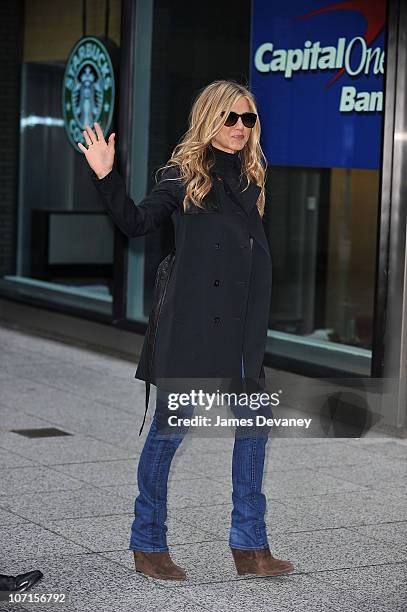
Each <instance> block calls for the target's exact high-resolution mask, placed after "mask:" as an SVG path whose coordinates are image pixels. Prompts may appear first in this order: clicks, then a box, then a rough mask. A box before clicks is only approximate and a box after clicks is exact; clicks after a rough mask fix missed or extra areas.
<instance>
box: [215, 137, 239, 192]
mask: <svg viewBox="0 0 407 612" xmlns="http://www.w3.org/2000/svg"><path fill="white" fill-rule="evenodd" d="M209 149H210V151H211V152H212V154H213V156H214V158H215V164H214V166H213V167H212V170H214V171H215V172H217V173H218V174H220V175H221V176H224V177H225V179H226V180H227V181H228V183H230V184H231V186H232V187H235V188H239V176H240V170H241V162H240V157H239V153H238V152H236V153H228V152H227V151H222V149H218V148H217V147H214V146H213V145H212V144H210V145H209Z"/></svg>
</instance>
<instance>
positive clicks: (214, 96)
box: [156, 80, 267, 217]
mask: <svg viewBox="0 0 407 612" xmlns="http://www.w3.org/2000/svg"><path fill="white" fill-rule="evenodd" d="M241 96H244V97H245V98H246V99H247V102H248V104H249V108H250V111H251V112H253V113H256V114H258V113H257V106H256V101H255V97H254V95H253V94H252V92H251V91H249V89H248V88H247V87H245V86H243V85H241V84H240V83H237V82H236V81H234V80H219V81H213V82H212V83H210V84H209V85H207V86H206V87H204V88H203V89H202V90H200V92H199V93H198V95H197V96H196V98H195V100H194V102H193V105H192V108H191V111H190V115H189V128H188V130H187V131H186V132H185V134H184V135H183V136H182V138H181V140H180V142H179V143H178V144H177V145H176V147H175V148H174V150H173V152H172V155H171V157H170V159H169V160H168V162H167V163H166V164H165V166H161V167H160V168H159V169H158V170H157V173H158V172H162V171H164V170H165V169H167V168H171V167H177V168H178V169H179V177H178V178H181V180H182V182H183V184H184V185H185V186H186V192H185V197H184V199H183V203H182V205H183V208H184V211H185V210H186V207H187V202H188V201H191V202H193V204H195V206H198V207H199V208H203V209H204V208H205V206H204V204H203V203H202V200H203V199H204V198H205V196H206V195H207V194H208V193H209V191H210V189H211V187H212V180H211V177H210V169H211V167H212V165H213V163H214V160H213V157H212V155H211V154H210V153H209V150H208V149H209V145H210V143H211V140H212V138H213V137H214V136H215V135H216V134H217V133H218V132H219V131H220V130H221V129H222V127H223V124H224V121H225V119H224V117H222V116H221V112H222V111H225V117H227V115H228V114H229V111H230V110H231V108H232V106H233V105H234V103H235V102H236V101H237V100H238V99H239V98H240V97H241ZM260 133H261V127H260V120H259V117H258V118H257V121H256V123H255V125H254V127H253V128H252V129H251V131H250V136H249V139H248V141H247V143H246V144H245V146H244V147H243V149H242V150H241V151H239V152H238V153H236V155H239V157H240V160H241V178H242V177H245V178H246V180H247V185H246V187H245V188H244V191H245V190H246V189H247V188H248V186H249V182H250V181H252V182H254V183H256V184H257V185H259V186H260V187H261V192H260V194H259V197H258V199H257V203H256V205H257V208H258V210H259V213H260V216H261V217H262V216H263V214H264V202H265V192H264V191H265V190H264V183H265V168H266V166H267V160H266V157H265V155H264V153H263V150H262V148H261V146H260V142H259V140H260ZM262 162H263V163H262ZM157 173H156V174H157ZM168 180H172V179H168ZM174 180H176V179H174Z"/></svg>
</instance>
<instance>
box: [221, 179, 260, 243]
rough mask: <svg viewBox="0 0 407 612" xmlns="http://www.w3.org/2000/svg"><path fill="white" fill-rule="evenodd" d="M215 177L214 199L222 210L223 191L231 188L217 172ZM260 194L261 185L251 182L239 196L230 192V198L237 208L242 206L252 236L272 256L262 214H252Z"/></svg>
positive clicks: (232, 191)
mask: <svg viewBox="0 0 407 612" xmlns="http://www.w3.org/2000/svg"><path fill="white" fill-rule="evenodd" d="M213 175H214V180H213V181H212V185H213V187H212V189H213V194H214V195H213V199H214V200H215V201H216V202H217V207H218V208H221V206H220V202H221V201H222V191H223V189H224V187H226V188H227V189H229V186H227V185H226V181H225V179H224V178H221V177H219V178H218V175H217V173H216V172H213ZM222 182H223V186H224V187H223V186H222ZM221 190H222V191H221ZM260 192H261V187H260V186H259V185H256V183H252V182H250V183H249V186H248V188H247V189H246V191H244V192H240V193H239V194H237V193H235V192H234V190H230V197H231V198H232V200H233V201H234V202H235V204H236V206H240V208H242V209H243V210H244V212H245V213H246V214H247V216H248V217H249V232H250V235H251V236H253V238H254V239H255V240H257V242H258V243H259V244H260V245H261V246H262V248H263V249H264V250H265V252H266V253H267V254H268V255H270V248H269V244H268V240H267V238H266V234H265V232H264V227H263V224H262V219H261V217H260V214H259V213H258V211H257V210H256V211H255V212H256V214H252V213H253V209H255V208H256V202H257V198H258V197H259V194H260Z"/></svg>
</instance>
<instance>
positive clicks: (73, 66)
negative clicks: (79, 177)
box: [62, 36, 115, 152]
mask: <svg viewBox="0 0 407 612" xmlns="http://www.w3.org/2000/svg"><path fill="white" fill-rule="evenodd" d="M114 92H115V82H114V71H113V65H112V61H111V57H110V54H109V51H108V49H107V47H106V46H105V45H104V44H103V42H102V41H101V40H100V39H99V38H97V37H95V36H84V37H83V38H81V39H80V40H79V41H78V42H77V43H76V44H75V46H74V48H73V49H72V51H71V53H70V55H69V57H68V61H67V63H66V66H65V72H64V78H63V82H62V112H63V117H64V125H65V129H66V132H67V134H68V138H69V141H70V143H71V145H72V146H73V147H74V148H75V149H76V150H77V151H80V149H79V148H78V145H77V144H76V143H77V142H82V143H83V144H86V141H85V139H84V137H83V134H82V132H83V131H84V129H85V128H86V126H87V125H90V126H91V127H92V129H93V124H94V122H95V121H97V122H98V123H99V124H100V126H101V128H102V130H103V134H105V135H106V134H107V132H108V130H109V129H110V126H111V123H112V116H113V109H114ZM80 152H81V151H80Z"/></svg>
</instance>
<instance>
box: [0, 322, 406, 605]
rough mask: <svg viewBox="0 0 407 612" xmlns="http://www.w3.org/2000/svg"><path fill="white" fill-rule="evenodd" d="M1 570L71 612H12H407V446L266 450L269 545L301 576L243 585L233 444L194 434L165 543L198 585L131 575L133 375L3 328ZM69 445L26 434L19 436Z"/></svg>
mask: <svg viewBox="0 0 407 612" xmlns="http://www.w3.org/2000/svg"><path fill="white" fill-rule="evenodd" d="M0 346H1V351H0V389H1V392H0V550H1V567H0V573H5V574H14V575H15V574H18V573H22V572H27V571H29V570H32V569H40V570H41V571H42V572H43V574H44V578H43V579H42V580H41V581H40V582H39V583H38V584H37V585H36V586H35V587H34V588H33V589H32V590H30V591H28V593H32V594H34V593H40V594H42V593H66V594H67V597H68V598H69V603H66V604H62V603H61V604H58V605H57V604H54V605H45V604H41V603H27V602H25V603H24V604H22V605H21V604H4V603H3V604H0V610H36V611H37V612H40V611H42V610H45V611H50V610H53V609H55V610H57V609H58V610H69V611H70V610H78V611H79V610H80V611H85V610H86V611H88V610H89V611H91V612H96V611H97V612H105V611H106V612H108V611H109V612H110V611H111V610H115V611H117V612H120V611H122V610H123V611H125V610H126V611H128V610H137V611H139V610H142V611H152V610H160V611H161V610H162V611H175V610H176V611H178V610H180V611H181V610H188V611H190V610H192V611H194V610H208V611H209V610H210V611H211V612H214V611H240V610H242V611H243V610H252V609H253V610H259V611H262V610H267V611H276V612H285V611H293V612H294V611H295V612H303V611H304V612H305V611H307V612H308V611H309V612H330V611H337V612H339V611H341V612H343V611H346V612H353V611H365V612H376V611H377V612H382V611H388V612H397V611H400V612H401V611H402V610H403V611H404V612H405V611H406V610H407V589H406V584H407V537H406V536H407V504H406V484H407V469H406V467H407V440H401V439H398V438H393V437H388V436H386V437H385V436H381V435H377V433H376V434H375V435H372V436H366V437H363V438H360V439H351V438H341V439H337V438H336V439H335V438H308V439H300V438H291V439H287V438H279V439H277V438H276V439H273V440H269V442H268V445H267V457H266V466H265V473H264V484H263V491H264V492H265V494H266V496H267V508H268V510H267V515H266V520H267V525H268V534H269V542H270V548H271V551H272V553H273V554H275V555H276V556H278V557H280V558H283V559H289V560H291V561H292V562H293V563H294V566H295V568H296V569H295V572H293V573H292V574H289V575H286V576H282V577H278V578H276V577H273V578H270V577H269V578H256V577H249V576H246V577H238V576H237V574H236V571H235V567H234V564H233V560H232V556H231V554H230V550H229V548H228V530H229V524H230V512H231V476H230V473H231V456H232V455H231V453H232V448H233V438H212V439H207V438H206V439H205V438H197V437H191V436H187V437H186V438H185V440H184V441H183V443H182V444H181V446H180V447H179V449H178V451H177V453H176V455H175V458H174V460H173V464H172V467H171V473H170V481H169V490H168V521H167V525H168V544H169V547H170V550H171V553H172V555H173V558H174V560H175V562H177V563H179V564H180V565H181V566H183V567H185V568H186V570H187V572H188V577H189V579H188V581H187V582H171V581H168V582H164V581H159V580H154V579H150V578H147V577H145V576H143V575H141V574H138V573H136V572H135V571H134V565H133V556H132V553H131V551H129V550H128V542H129V537H130V526H131V522H132V519H133V506H134V498H135V496H136V495H137V493H138V490H137V484H136V472H137V463H138V458H139V455H140V452H141V449H142V445H143V443H144V440H145V437H146V435H147V432H148V429H149V424H150V422H151V418H152V414H153V411H154V399H155V388H154V387H152V390H153V393H152V396H151V399H150V402H151V404H150V409H149V416H148V417H147V422H146V425H145V428H144V430H143V434H142V436H140V437H139V436H138V431H139V427H140V424H141V420H142V414H143V410H144V384H143V383H142V382H141V381H138V380H136V379H134V371H135V366H136V364H134V363H131V362H129V361H124V360H121V359H117V358H115V357H111V356H106V355H103V354H98V353H95V352H92V351H89V350H86V349H84V348H79V347H74V346H68V345H66V344H61V343H59V342H56V341H54V340H50V339H44V338H40V337H35V336H31V335H28V334H25V333H23V332H21V331H16V330H13V329H9V328H0ZM48 427H52V428H58V429H61V430H63V431H64V432H66V433H67V434H70V435H59V436H54V437H25V436H23V435H20V434H18V433H15V432H12V431H11V430H13V429H38V428H48Z"/></svg>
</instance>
